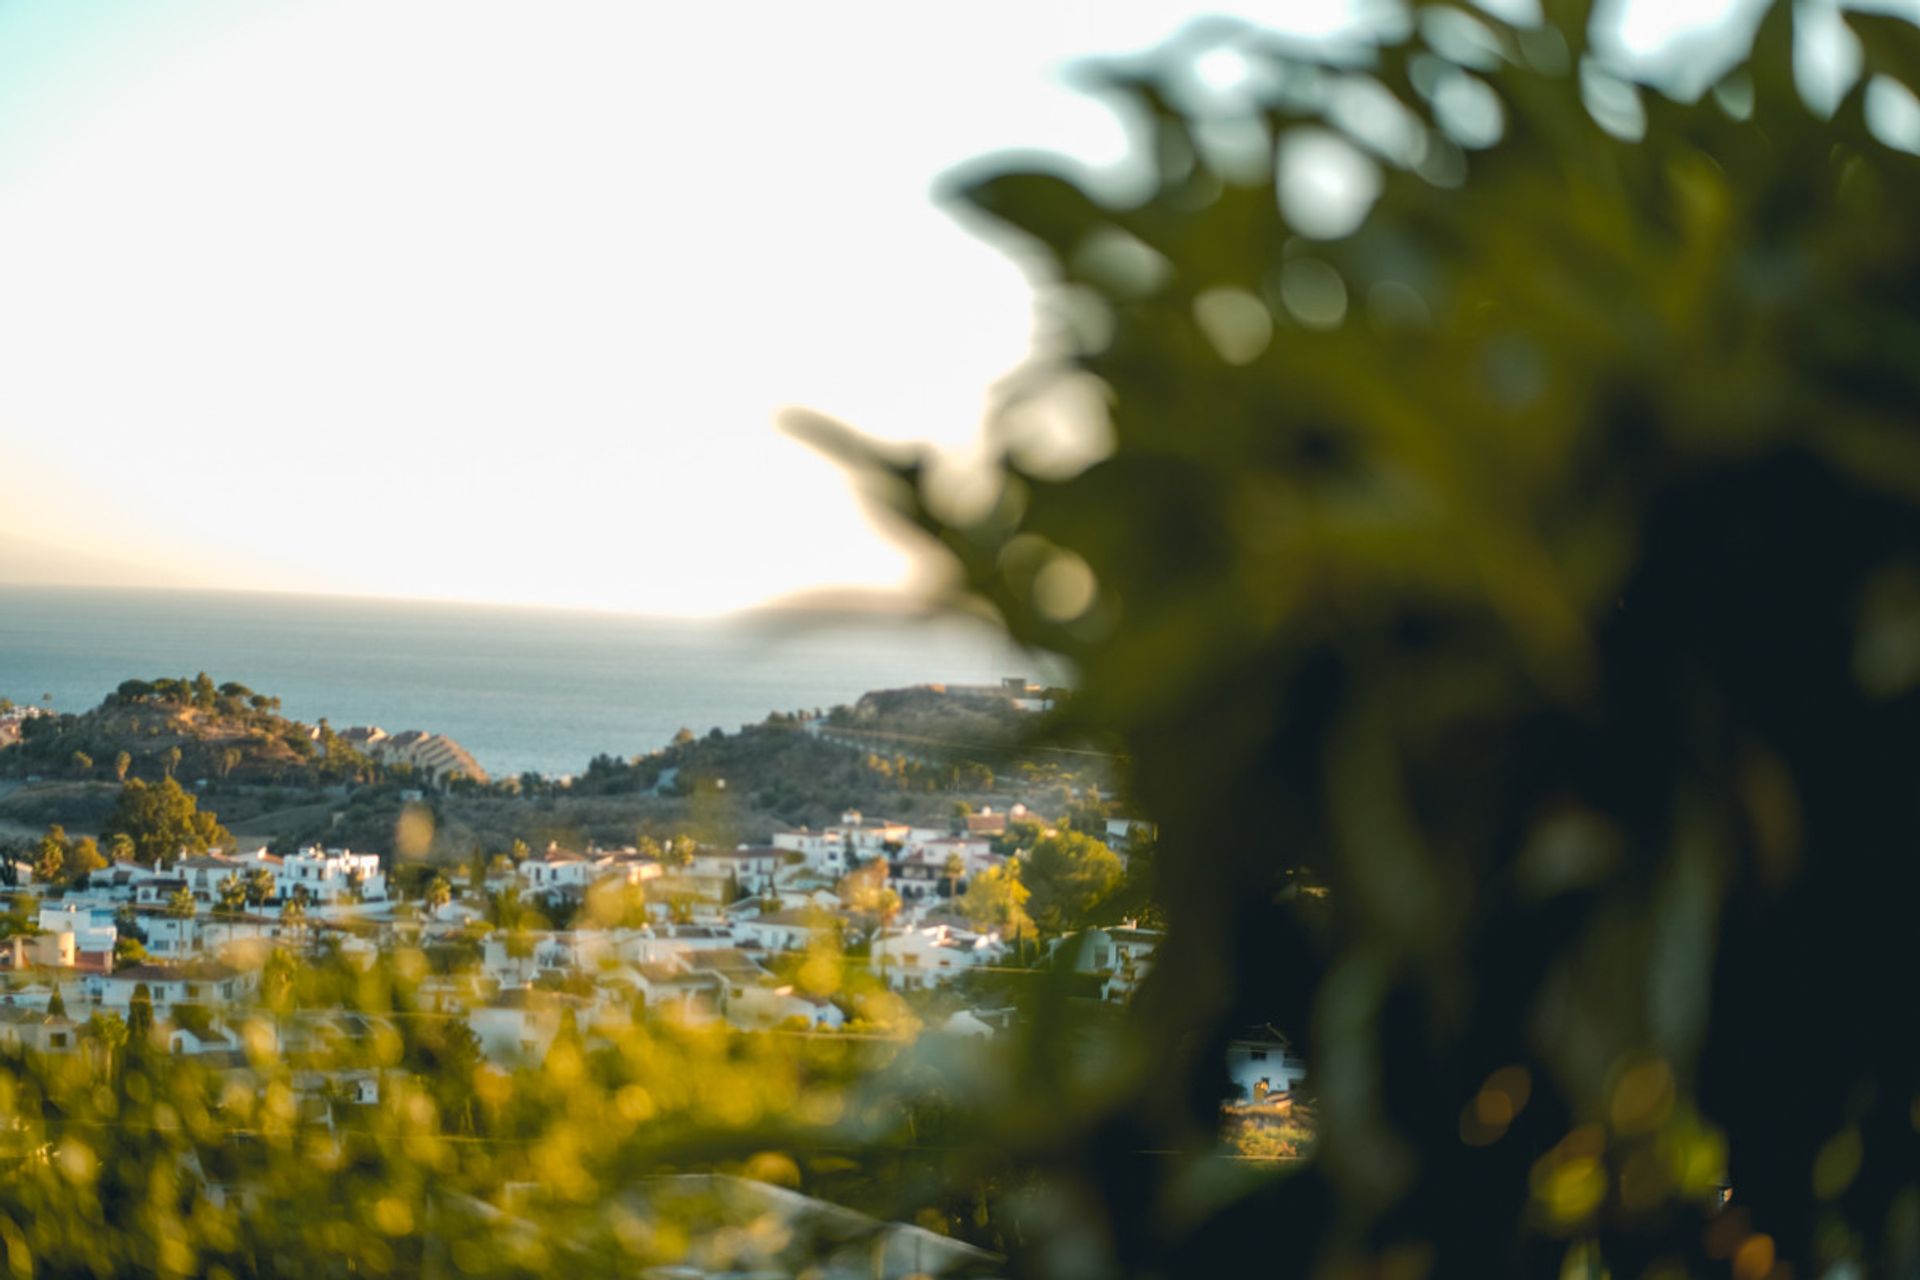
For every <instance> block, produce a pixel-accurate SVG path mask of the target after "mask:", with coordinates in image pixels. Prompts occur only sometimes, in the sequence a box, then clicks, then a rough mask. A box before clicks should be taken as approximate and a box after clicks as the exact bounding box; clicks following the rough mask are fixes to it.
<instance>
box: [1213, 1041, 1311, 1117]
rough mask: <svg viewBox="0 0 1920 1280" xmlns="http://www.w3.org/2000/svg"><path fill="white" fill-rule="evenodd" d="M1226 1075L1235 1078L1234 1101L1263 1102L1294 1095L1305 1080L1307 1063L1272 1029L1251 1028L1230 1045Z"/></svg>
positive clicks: (1229, 1043) (1228, 1046)
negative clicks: (1272, 1096)
mask: <svg viewBox="0 0 1920 1280" xmlns="http://www.w3.org/2000/svg"><path fill="white" fill-rule="evenodd" d="M1227 1074H1228V1075H1229V1076H1231V1077H1232V1078H1233V1085H1234V1091H1235V1097H1234V1099H1232V1100H1233V1101H1238V1102H1261V1101H1264V1100H1265V1099H1266V1098H1267V1097H1269V1096H1270V1095H1273V1094H1281V1093H1290V1092H1292V1090H1293V1087H1294V1086H1295V1085H1296V1084H1298V1083H1299V1082H1300V1081H1301V1080H1303V1079H1305V1078H1306V1075H1307V1064H1306V1063H1305V1062H1303V1061H1301V1060H1300V1059H1299V1058H1298V1057H1296V1056H1295V1055H1294V1052H1293V1049H1292V1047H1291V1046H1290V1045H1288V1043H1287V1038H1286V1037H1285V1036H1283V1035H1281V1034H1280V1033H1279V1032H1278V1031H1275V1030H1274V1029H1273V1028H1272V1027H1268V1026H1258V1027H1249V1028H1247V1029H1246V1030H1245V1031H1243V1032H1242V1033H1241V1034H1240V1036H1239V1038H1238V1039H1235V1040H1232V1041H1229V1042H1228V1044H1227Z"/></svg>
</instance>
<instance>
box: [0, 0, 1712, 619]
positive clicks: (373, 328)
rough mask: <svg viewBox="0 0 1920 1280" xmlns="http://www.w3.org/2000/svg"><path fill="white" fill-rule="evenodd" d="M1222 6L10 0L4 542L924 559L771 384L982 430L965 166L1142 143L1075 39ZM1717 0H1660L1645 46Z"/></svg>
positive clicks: (1634, 19)
mask: <svg viewBox="0 0 1920 1280" xmlns="http://www.w3.org/2000/svg"><path fill="white" fill-rule="evenodd" d="M1358 2H1359V0H1280V2H1278V3H1270V4H1264V5H1262V4H1251V3H1240V4H1234V5H1227V6H1224V9H1225V11H1227V12H1231V13H1236V14H1238V15H1240V16H1244V17H1249V18H1252V19H1255V20H1256V21H1261V22H1263V23H1265V24H1267V25H1273V26H1280V27H1284V28H1288V29H1292V30H1297V31H1306V32H1322V33H1324V32H1332V31H1337V30H1339V29H1340V28H1341V27H1342V26H1344V25H1345V24H1347V23H1349V22H1351V21H1352V20H1353V18H1354V14H1353V11H1352V9H1351V8H1350V7H1349V6H1350V5H1352V4H1354V3H1358ZM1507 2H1508V3H1509V4H1511V3H1512V2H1513V0H1507ZM1222 8H1223V6H1211V7H1210V8H1209V10H1208V11H1210V12H1218V11H1221V10H1222ZM1200 12H1201V10H1198V9H1195V8H1192V7H1189V6H1186V5H1181V4H1175V3H1145V2H1144V0H1141V2H1136V3H1127V2H1123V0H1086V2H1075V3H1051V4H1049V3H1043V2H1039V0H969V3H967V4H964V5H945V6H932V5H914V4H901V3H899V2H898V0H882V2H875V3H848V2H844V0H819V2H816V3H805V4H796V3H791V2H785V3H765V4H747V3H718V2H716V3H702V4H682V5H672V4H661V3H643V2H642V0H619V2H617V3H614V2H599V0H553V2H552V3H544V4H538V5H535V4H527V3H524V0H514V2H512V3H500V2H497V0H324V2H309V0H275V2H274V3H266V2H265V0H255V2H251V3H244V4H243V3H236V2H233V0H93V2H92V3H86V4H77V3H73V0H0V370H4V375H3V376H0V582H6V581H13V582H66V583H80V584H90V585H152V586H219V587H230V588H242V589H268V590H295V591H323V592H343V593H351V594H371V595H389V596H401V597H420V598H438V599H457V600H472V601H492V602H504V603H520V604H540V605H563V606H580V607H590V608H603V609H618V610H632V611H639V612H648V613H679V614H698V613H713V612H719V611H724V610H729V609H735V608H740V607H744V606H749V605H753V604H757V603H761V602H765V601H768V600H772V599H778V598H786V597H791V596H794V595H796V594H804V593H808V592H816V591H821V590H825V589H835V588H860V589H866V590H884V589H894V588H899V587H901V586H902V585H903V584H908V583H910V581H911V579H912V573H913V565H912V560H911V558H910V556H909V555H908V553H907V552H906V551H905V550H903V549H902V548H901V547H900V546H899V545H897V544H896V543H895V542H893V541H892V540H891V539H890V538H889V537H887V536H886V535H885V534H884V533H883V532H882V531H881V530H880V529H878V528H876V526H875V525H874V524H873V523H872V522H871V520H870V518H869V516H868V515H867V514H866V513H864V511H863V509H862V506H861V504H860V502H859V500H858V499H857V497H856V495H855V494H854V492H853V490H852V489H851V488H850V486H849V484H848V483H847V481H846V479H845V477H844V476H843V475H842V474H841V473H840V472H839V471H838V470H837V469H836V468H835V466H834V465H833V464H831V463H829V462H827V461H825V460H823V459H821V458H819V457H817V456H815V455H813V454H812V453H811V452H810V451H809V450H808V449H807V448H806V447H805V446H804V445H802V444H800V443H798V442H796V441H794V440H793V439H791V438H789V437H787V436H785V435H783V434H782V433H781V432H780V431H779V430H778V429H777V427H776V425H775V422H776V419H777V417H778V415H779V414H780V412H781V411H782V410H783V409H784V408H786V407H789V406H802V407H806V408H809V409H812V410H815V411H818V412H822V413H825V414H828V415H831V416H833V417H836V418H839V419H841V420H843V421H845V422H848V423H850V424H852V425H854V426H855V427H857V428H859V429H861V430H864V431H868V432H870V433H872V434H875V435H878V436H882V437H887V438H898V439H914V440H924V441H930V442H933V443H934V444H936V445H939V446H941V447H942V448H944V449H946V450H948V451H950V452H951V453H952V455H953V456H954V457H956V458H957V459H964V458H965V457H966V456H968V453H969V450H970V449H972V448H973V447H974V442H976V441H977V439H978V436H979V431H980V426H981V420H982V415H983V412H984V411H985V409H986V406H987V405H988V403H989V398H990V396H991V394H992V388H993V386H994V384H995V382H996V380H997V379H999V378H1001V377H1002V376H1004V375H1005V374H1007V373H1008V372H1010V371H1011V370H1012V369H1013V368H1014V367H1015V366H1016V365H1018V364H1019V362H1020V361H1021V359H1022V358H1023V356H1025V355H1026V353H1027V351H1028V349H1029V344H1030V341H1031V338H1032V334H1033V316H1032V293H1031V289H1030V287H1029V284H1028V282H1027V281H1026V279H1025V278H1024V277H1023V276H1022V274H1021V272H1020V270H1019V267H1018V266H1017V264H1016V263H1015V262H1014V261H1012V260H1011V259H1010V258H1008V257H1007V256H1006V255H1005V254H1004V253H1003V252H1002V251H1001V250H1000V249H998V248H995V247H994V246H992V245H989V244H986V243H983V242H982V241H980V240H978V239H976V238H974V237H973V236H972V235H970V234H969V233H968V232H967V231H966V230H965V229H964V228H963V227H962V226H961V225H959V224H958V223H956V222H955V221H954V219H953V217H952V216H951V214H950V213H949V212H948V211H946V210H944V209H942V208H940V207H939V206H938V205H937V203H936V202H935V200H934V199H933V191H934V189H935V186H936V183H937V181H938V179H939V177H940V175H942V174H943V173H945V172H947V171H949V170H950V169H952V168H953V167H955V166H956V165H959V164H962V163H964V162H967V161H969V160H971V159H974V158H977V157H979V156H981V155H983V154H987V153H991V152H994V151H999V150H1004V149H1009V148H1021V149H1027V148H1032V149H1040V150H1048V151H1057V152H1063V153H1066V154H1067V155H1070V156H1072V157H1074V158H1076V159H1078V160H1080V161H1081V162H1083V163H1085V164H1088V165H1092V166H1096V167H1098V166H1106V165H1111V164H1114V163H1115V162H1117V161H1118V160H1119V159H1120V157H1121V156H1122V154H1123V151H1124V144H1125V137H1124V134H1123V133H1122V131H1121V128H1120V126H1119V125H1118V123H1117V122H1116V121H1115V120H1114V119H1113V118H1112V117H1111V116H1110V115H1109V114H1108V113H1107V112H1106V110H1105V109H1104V108H1103V107H1101V106H1100V105H1099V104H1098V103H1097V102H1095V101H1093V100H1091V99H1089V98H1086V97H1084V96H1082V95H1080V94H1078V93H1077V92H1075V91H1074V90H1072V89H1071V88H1069V87H1067V85H1066V84H1065V83H1064V80H1063V75H1062V72H1063V69H1064V68H1066V67H1067V66H1068V65H1070V64H1071V62H1072V61H1073V60H1074V59H1076V58H1078V57H1081V56H1084V55H1088V54H1094V53H1124V52H1133V51H1139V50H1143V49H1146V48H1148V47H1151V46H1152V45H1154V44H1155V43H1157V42H1159V41H1160V40H1161V39H1163V38H1165V37H1166V36H1168V35H1171V34H1173V33H1174V32H1175V31H1177V30H1178V29H1179V28H1180V27H1181V26H1182V25H1183V24H1184V23H1185V22H1187V21H1189V20H1191V19H1192V18H1194V17H1196V16H1197V15H1198V14H1199V13H1200ZM1719 12H1720V5H1719V4H1718V3H1717V2H1716V0H1660V2H1658V3H1655V2H1653V0H1632V3H1630V4H1629V5H1628V7H1627V9H1626V11H1625V16H1624V19H1623V20H1622V24H1621V26H1620V28H1619V29H1620V30H1621V31H1622V32H1623V33H1624V34H1623V36H1622V39H1623V40H1624V41H1625V46H1623V47H1628V46H1630V47H1632V48H1635V49H1640V50H1647V49H1654V48H1656V47H1662V45H1663V42H1665V43H1668V44H1670V43H1671V37H1672V36H1673V34H1674V33H1675V32H1676V31H1682V30H1685V29H1686V28H1688V27H1689V25H1697V24H1700V23H1703V22H1709V21H1712V20H1715V18H1716V16H1717V15H1718V14H1719Z"/></svg>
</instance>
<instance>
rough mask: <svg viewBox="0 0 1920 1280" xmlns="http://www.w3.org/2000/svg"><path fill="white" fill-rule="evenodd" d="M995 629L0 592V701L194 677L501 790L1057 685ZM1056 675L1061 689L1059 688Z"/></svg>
mask: <svg viewBox="0 0 1920 1280" xmlns="http://www.w3.org/2000/svg"><path fill="white" fill-rule="evenodd" d="M1043 665H1044V664H1043V663H1042V661H1041V660H1040V659H1039V658H1037V657H1035V656H1032V655H1028V654H1025V653H1023V652H1022V651H1020V650H1018V649H1016V648H1014V647H1013V646H1012V645H1011V644H1010V643H1009V642H1008V641H1007V640H1006V638H1005V637H1004V636H1002V635H1000V634H998V633H997V632H994V631H993V630H991V629H990V628H988V627H987V626H985V625H984V624H981V623H978V622H972V621H968V620H964V619H958V618H941V619H934V620H928V619H921V618H913V617H904V616H900V615H896V614H888V613H884V612H873V611H862V612H847V613H828V612H801V611H786V610H772V609H770V610H758V611H754V612H751V613H747V614H741V615H734V616H729V617H723V618H702V619H688V618H665V617H647V616H641V615H634V614H617V613H595V612H586V611H573V610H558V609H534V608H514V607H505V606H494V605H465V604H445V603H438V602H421V601H396V600H383V599H364V598H357V597H338V596H303V595H283V594H275V593H254V592H202V591H141V590H107V589H97V588H69V587H37V586H0V696H5V697H9V698H12V699H13V700H14V701H15V702H16V703H42V702H43V699H45V698H47V697H48V696H49V695H50V696H51V704H50V705H51V706H52V707H53V708H54V709H56V710H59V711H69V712H78V711H85V710H87V709H89V708H92V707H95V706H98V705H99V703H100V700H101V699H102V698H104V697H105V696H106V695H107V694H109V693H111V692H112V691H113V690H114V688H115V687H117V686H118V685H119V684H120V682H121V681H123V680H127V679H130V678H140V679H153V678H154V677H157V676H186V677H189V678H191V677H192V676H194V675H196V674H198V673H199V672H201V671H205V672H206V673H207V674H208V675H210V676H211V677H213V679H214V681H215V682H216V683H222V684H224V683H226V682H227V681H230V680H231V681H237V682H239V683H240V684H244V685H246V686H248V687H249V688H251V689H253V690H254V691H255V692H257V693H266V694H272V695H275V696H277V697H279V698H280V700H281V711H282V714H284V715H286V716H289V717H291V718H293V719H297V720H304V721H306V722H308V723H310V724H311V723H313V722H315V721H317V720H319V719H320V718H321V717H325V718H326V719H327V720H328V722H329V723H330V724H331V725H333V727H334V728H336V729H344V728H346V727H348V726H350V725H378V726H380V727H381V728H383V729H385V730H386V731H387V732H389V733H397V732H399V731H401V730H403V729H425V730H428V731H430V732H434V733H444V734H446V735H448V736H449V737H451V738H453V739H454V740H455V741H457V742H459V743H460V744H461V745H462V746H464V747H466V748H467V750H469V751H471V752H472V753H473V755H474V757H475V758H476V759H478V760H479V762H480V764H481V765H482V766H483V767H484V768H486V769H487V770H488V771H489V772H490V773H492V774H494V775H496V776H499V775H506V774H518V773H524V772H526V771H528V770H532V771H535V772H538V773H542V774H546V775H548V776H550V777H559V776H564V775H567V774H575V773H579V772H581V771H583V770H584V769H585V768H586V764H587V762H588V760H590V759H591V758H593V757H594V756H596V755H600V754H606V755H613V756H634V755H639V754H643V753H645V752H648V751H652V750H654V749H656V748H659V747H661V746H664V745H666V743H668V742H669V741H671V739H672V738H673V736H674V734H676V733H677V732H678V731H679V730H681V729H682V728H687V729H692V730H694V731H695V732H696V733H706V732H708V731H709V730H711V729H713V728H720V729H724V730H727V731H729V732H730V731H732V730H734V729H737V728H739V727H740V726H741V725H744V724H750V723H757V722H759V721H762V720H764V719H766V717H767V714H768V713H769V712H772V711H810V710H813V709H816V708H819V709H825V708H831V707H833V706H834V705H836V704H839V703H851V702H853V701H855V700H856V699H858V698H859V696H860V695H861V694H862V693H865V692H867V691H869V690H872V689H886V688H899V687H902V686H906V685H915V684H929V683H987V682H993V681H998V680H999V679H1001V678H1002V677H1005V676H1030V677H1035V678H1039V677H1041V676H1042V675H1043V674H1045V673H1044V672H1043V670H1042V667H1043ZM1048 678H1052V679H1057V678H1058V675H1057V673H1056V674H1053V675H1051V676H1049V677H1048Z"/></svg>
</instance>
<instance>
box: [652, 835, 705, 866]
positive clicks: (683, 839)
mask: <svg viewBox="0 0 1920 1280" xmlns="http://www.w3.org/2000/svg"><path fill="white" fill-rule="evenodd" d="M699 849H700V846H699V845H698V844H696V843H695V842H694V839H693V837H692V836H690V835H685V834H682V835H677V836H674V837H672V838H671V839H669V840H668V841H667V843H666V845H665V847H664V848H662V849H661V851H660V861H661V863H662V864H663V865H665V866H669V867H673V868H676V869H677V868H681V867H688V866H692V865H693V855H694V854H695V853H697V852H699Z"/></svg>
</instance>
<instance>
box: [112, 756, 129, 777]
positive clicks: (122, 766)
mask: <svg viewBox="0 0 1920 1280" xmlns="http://www.w3.org/2000/svg"><path fill="white" fill-rule="evenodd" d="M132 767H133V757H132V756H130V755H128V754H127V753H126V752H124V751H122V752H121V753H120V754H119V755H117V756H115V757H114V758H113V779H114V781H115V782H125V781H126V780H127V770H128V769H131V768H132Z"/></svg>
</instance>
